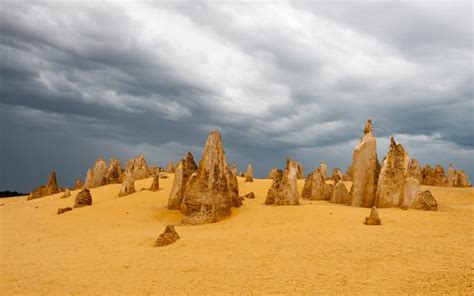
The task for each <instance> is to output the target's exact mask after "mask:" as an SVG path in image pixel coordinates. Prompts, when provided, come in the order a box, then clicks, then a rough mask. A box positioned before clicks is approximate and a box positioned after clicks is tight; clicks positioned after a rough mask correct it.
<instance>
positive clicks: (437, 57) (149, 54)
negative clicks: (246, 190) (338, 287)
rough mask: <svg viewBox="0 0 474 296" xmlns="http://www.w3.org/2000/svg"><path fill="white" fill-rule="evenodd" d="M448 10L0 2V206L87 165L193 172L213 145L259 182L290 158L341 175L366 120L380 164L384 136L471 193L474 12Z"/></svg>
mask: <svg viewBox="0 0 474 296" xmlns="http://www.w3.org/2000/svg"><path fill="white" fill-rule="evenodd" d="M450 2H451V1H450ZM450 2H448V4H443V3H442V2H438V3H431V1H428V2H425V1H424V2H420V1H418V2H401V1H399V2H384V3H375V2H365V3H361V2H359V3H354V2H353V3H352V4H348V3H342V2H339V3H337V4H335V3H332V4H329V3H330V2H328V3H327V4H325V3H314V4H308V3H304V2H301V3H298V4H294V3H287V2H281V3H278V4H276V3H275V2H260V3H258V4H249V3H240V4H239V3H237V2H236V1H232V2H229V3H224V4H220V5H217V4H216V3H217V2H214V1H213V2H210V1H208V2H204V3H199V4H193V5H191V4H171V3H164V4H156V3H154V4H151V3H145V2H141V3H139V4H131V3H128V4H127V3H119V4H117V3H111V2H110V3H102V4H87V3H85V2H81V3H70V4H61V3H58V2H56V3H54V4H53V3H49V4H47V3H40V2H39V3H38V4H19V3H17V2H9V3H5V2H3V1H2V4H0V5H1V7H0V30H1V36H0V56H1V59H0V73H1V84H0V126H1V153H0V168H1V180H0V190H7V189H9V190H18V191H25V192H26V191H30V190H32V189H33V188H34V187H36V186H37V185H39V184H42V183H44V182H46V180H47V177H48V174H49V172H50V171H52V170H56V172H57V174H58V181H59V183H60V185H61V186H71V185H72V184H73V181H74V179H75V178H77V177H81V178H82V179H83V178H84V176H85V173H86V170H87V168H88V167H91V166H92V165H93V163H94V161H95V159H96V158H97V157H98V156H104V157H105V158H107V159H108V158H109V157H110V156H117V157H119V158H120V159H121V160H122V164H124V162H125V161H126V160H127V159H129V158H131V157H133V156H135V155H138V154H144V155H145V158H146V159H147V161H148V162H149V164H151V165H165V163H166V162H167V161H168V160H173V161H175V162H176V161H178V160H179V159H181V158H182V157H183V156H184V155H185V153H186V152H187V151H192V152H193V154H194V155H195V158H196V161H199V159H200V157H201V152H202V147H203V145H204V143H205V141H206V137H207V134H208V132H209V131H210V130H212V129H219V130H220V131H221V132H222V136H223V140H224V145H225V150H226V152H227V158H228V161H229V162H231V163H234V162H236V163H238V165H239V168H240V169H244V168H245V167H246V166H247V164H248V163H252V164H253V165H254V168H255V172H256V175H257V177H262V176H264V175H266V174H267V172H268V170H269V169H270V168H271V167H273V166H276V167H283V166H284V160H285V157H286V156H287V155H291V156H292V157H293V158H295V159H298V160H300V161H302V162H303V164H304V166H305V169H306V173H308V172H310V171H312V170H313V169H314V168H315V167H317V166H318V164H319V162H320V161H321V160H324V161H326V162H327V163H328V165H329V167H330V169H332V168H333V167H335V166H337V167H341V168H342V169H343V170H345V169H346V167H347V166H348V165H349V164H350V162H351V159H352V150H353V148H354V146H355V144H356V143H357V142H358V141H359V138H360V136H361V135H362V130H363V126H364V123H365V121H366V120H367V118H369V117H370V118H372V120H373V123H374V128H375V135H376V137H377V145H378V153H379V159H380V160H382V159H383V157H384V156H385V154H386V152H387V149H388V145H389V141H388V139H389V137H390V136H391V135H394V136H395V139H396V140H397V142H401V143H402V144H403V145H404V146H405V148H406V149H407V150H408V152H409V154H410V155H411V156H412V157H415V158H417V159H418V160H419V161H420V162H421V163H422V164H426V163H430V164H435V163H441V164H443V165H444V166H445V167H446V166H447V164H448V163H449V162H452V163H453V164H454V165H455V167H457V168H459V169H464V170H465V171H467V173H468V174H469V176H470V179H471V180H473V178H472V176H473V175H474V137H473V135H474V123H473V114H474V113H473V111H474V110H473V107H474V102H473V29H472V28H473V24H472V22H473V20H472V13H473V10H472V9H473V8H472V3H471V2H465V3H454V4H453V3H450Z"/></svg>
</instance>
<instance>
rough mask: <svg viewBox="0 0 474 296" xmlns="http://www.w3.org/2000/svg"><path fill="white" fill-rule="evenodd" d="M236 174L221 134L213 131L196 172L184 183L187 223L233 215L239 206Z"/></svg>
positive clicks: (202, 221) (184, 207)
mask: <svg viewBox="0 0 474 296" xmlns="http://www.w3.org/2000/svg"><path fill="white" fill-rule="evenodd" d="M241 205H242V201H241V199H240V197H239V187H238V183H237V177H235V176H234V175H232V172H231V170H230V167H229V165H228V163H227V160H226V156H225V151H224V147H223V144H222V139H221V134H220V133H219V132H218V131H212V132H211V133H210V134H209V136H208V138H207V142H206V146H205V147H204V152H203V156H202V158H201V161H200V162H199V166H198V169H197V172H196V174H195V175H193V176H192V177H191V178H190V179H189V181H188V183H187V184H186V186H185V192H184V198H183V202H182V204H181V212H183V214H184V217H183V221H182V222H183V223H184V224H203V223H212V222H217V221H219V220H221V219H223V218H226V217H228V216H230V214H231V208H232V207H239V206H241Z"/></svg>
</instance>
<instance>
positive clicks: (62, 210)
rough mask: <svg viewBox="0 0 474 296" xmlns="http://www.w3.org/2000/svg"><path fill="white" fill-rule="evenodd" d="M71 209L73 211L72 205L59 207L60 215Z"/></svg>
mask: <svg viewBox="0 0 474 296" xmlns="http://www.w3.org/2000/svg"><path fill="white" fill-rule="evenodd" d="M69 211H72V208H71V207H67V208H59V209H58V215H61V214H62V213H66V212H69Z"/></svg>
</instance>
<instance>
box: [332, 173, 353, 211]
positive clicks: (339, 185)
mask: <svg viewBox="0 0 474 296" xmlns="http://www.w3.org/2000/svg"><path fill="white" fill-rule="evenodd" d="M336 176H337V175H336ZM331 202H332V203H337V204H346V205H350V204H351V196H350V194H349V191H348V190H347V187H346V185H345V184H344V182H343V181H342V178H341V177H337V178H336V181H335V183H334V190H333V193H332V197H331Z"/></svg>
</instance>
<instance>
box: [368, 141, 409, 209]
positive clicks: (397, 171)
mask: <svg viewBox="0 0 474 296" xmlns="http://www.w3.org/2000/svg"><path fill="white" fill-rule="evenodd" d="M409 161H410V157H409V156H408V153H407V152H406V150H405V148H403V145H402V144H397V143H396V142H395V139H394V138H393V137H391V138H390V148H389V150H388V153H387V156H385V158H384V161H383V166H382V170H381V171H380V176H379V179H378V184H377V196H376V206H377V208H388V207H398V206H401V205H402V203H403V194H404V190H405V183H406V180H407V178H408V164H409Z"/></svg>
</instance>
